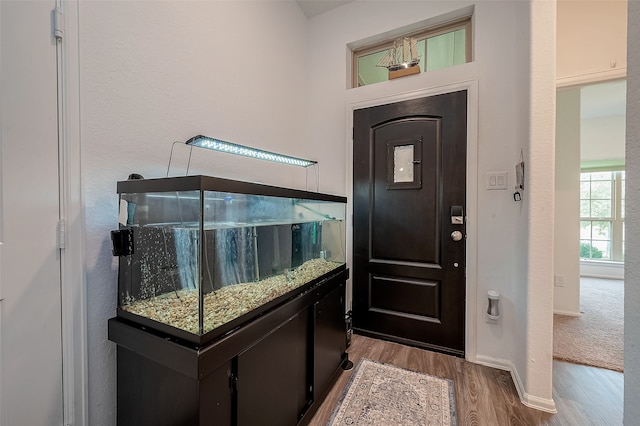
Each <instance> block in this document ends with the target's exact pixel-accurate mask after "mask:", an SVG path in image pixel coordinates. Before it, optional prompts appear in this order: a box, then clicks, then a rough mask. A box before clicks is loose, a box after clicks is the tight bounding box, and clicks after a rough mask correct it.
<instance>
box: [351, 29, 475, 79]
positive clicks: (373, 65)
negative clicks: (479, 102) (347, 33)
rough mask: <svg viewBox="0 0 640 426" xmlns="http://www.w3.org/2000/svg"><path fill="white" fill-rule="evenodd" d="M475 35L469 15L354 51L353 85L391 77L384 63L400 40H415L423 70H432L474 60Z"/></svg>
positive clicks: (416, 54) (415, 52)
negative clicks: (472, 58)
mask: <svg viewBox="0 0 640 426" xmlns="http://www.w3.org/2000/svg"><path fill="white" fill-rule="evenodd" d="M471 35H472V31H471V17H470V16H469V17H465V18H463V19H459V20H456V21H454V22H450V23H448V24H446V25H441V26H438V27H435V28H433V27H432V28H423V29H421V30H419V31H413V32H411V33H407V34H401V35H399V36H396V37H394V38H393V39H390V40H385V41H382V42H379V43H376V44H374V45H370V46H367V47H363V48H359V49H356V50H353V51H352V53H353V54H352V58H353V63H352V70H353V75H352V87H361V86H366V85H369V84H374V83H380V82H382V81H387V80H389V70H388V69H387V68H385V66H383V65H382V63H383V62H384V57H385V56H388V54H389V52H390V49H392V48H393V47H394V42H395V43H397V40H398V39H403V38H404V39H407V40H410V41H411V49H413V50H414V52H412V54H413V55H415V56H417V57H418V58H419V59H420V62H419V63H418V66H419V67H420V71H421V72H428V71H434V70H438V69H442V68H449V67H453V66H456V65H460V64H464V63H467V62H471V51H472V37H471Z"/></svg>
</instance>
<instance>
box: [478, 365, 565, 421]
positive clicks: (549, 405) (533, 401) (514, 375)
mask: <svg viewBox="0 0 640 426" xmlns="http://www.w3.org/2000/svg"><path fill="white" fill-rule="evenodd" d="M476 362H477V363H478V364H481V365H486V366H487V367H492V368H497V369H499V370H504V371H508V372H510V373H511V379H512V380H513V384H514V386H515V387H516V391H517V392H518V397H519V398H520V402H522V403H523V404H524V405H526V406H527V407H530V408H534V409H536V410H540V411H544V412H547V413H552V414H555V413H557V412H558V409H557V408H556V403H555V402H554V400H553V399H546V398H539V397H537V396H533V395H529V394H528V393H526V392H525V391H524V385H523V384H522V380H520V375H519V374H518V370H517V369H516V367H515V365H514V364H513V362H511V361H509V360H506V359H499V358H492V357H488V356H483V355H478V356H476Z"/></svg>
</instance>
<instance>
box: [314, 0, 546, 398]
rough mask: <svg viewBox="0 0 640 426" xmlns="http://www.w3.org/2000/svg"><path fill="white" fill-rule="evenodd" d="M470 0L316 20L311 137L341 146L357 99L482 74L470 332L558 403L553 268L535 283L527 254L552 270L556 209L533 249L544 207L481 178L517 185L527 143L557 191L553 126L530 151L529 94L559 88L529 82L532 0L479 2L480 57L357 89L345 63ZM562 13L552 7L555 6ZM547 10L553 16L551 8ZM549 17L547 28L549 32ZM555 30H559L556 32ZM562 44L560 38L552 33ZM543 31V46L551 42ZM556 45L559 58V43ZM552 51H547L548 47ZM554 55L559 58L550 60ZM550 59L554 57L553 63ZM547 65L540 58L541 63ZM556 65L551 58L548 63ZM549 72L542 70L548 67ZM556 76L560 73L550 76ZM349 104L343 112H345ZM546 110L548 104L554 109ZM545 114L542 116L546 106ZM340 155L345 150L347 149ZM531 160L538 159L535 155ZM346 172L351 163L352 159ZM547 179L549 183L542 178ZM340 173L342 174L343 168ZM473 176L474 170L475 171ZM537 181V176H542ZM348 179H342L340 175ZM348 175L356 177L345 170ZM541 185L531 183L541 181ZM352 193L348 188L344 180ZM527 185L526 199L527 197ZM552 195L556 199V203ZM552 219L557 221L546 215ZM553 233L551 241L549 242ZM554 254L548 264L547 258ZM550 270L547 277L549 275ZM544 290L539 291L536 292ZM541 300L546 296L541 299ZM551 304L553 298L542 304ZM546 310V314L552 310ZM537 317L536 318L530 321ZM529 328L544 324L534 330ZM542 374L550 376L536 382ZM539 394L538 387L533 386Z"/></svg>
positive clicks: (377, 7)
mask: <svg viewBox="0 0 640 426" xmlns="http://www.w3.org/2000/svg"><path fill="white" fill-rule="evenodd" d="M470 5H471V3H468V2H456V1H446V2H445V1H442V2H439V1H429V2H404V1H393V2H391V1H377V2H353V3H350V4H347V5H345V6H343V7H341V8H339V9H336V10H333V11H331V12H328V13H326V14H323V15H320V16H318V17H316V18H314V19H312V20H311V21H310V37H309V51H310V52H312V55H311V56H310V58H309V60H310V80H309V82H310V107H309V111H310V114H309V116H310V129H311V131H312V132H311V134H309V138H308V139H309V141H311V142H312V143H314V144H320V143H330V144H331V146H333V147H335V149H336V152H342V153H344V152H345V151H346V150H348V148H349V146H350V145H349V144H350V142H349V141H350V129H348V128H347V123H348V114H349V111H350V108H352V107H353V106H354V105H362V104H366V103H370V104H373V103H384V102H385V97H389V96H396V95H399V94H407V95H410V93H411V92H417V91H421V90H424V89H430V88H438V87H442V86H445V85H447V84H454V83H460V82H464V81H469V80H476V81H477V84H478V93H479V95H478V96H479V103H478V110H477V111H478V117H477V119H478V121H477V122H478V128H477V135H478V140H477V144H478V152H477V158H475V159H473V161H476V164H477V179H475V182H477V183H476V187H473V188H469V190H470V191H471V192H474V193H476V194H477V206H471V207H469V208H476V210H477V223H476V224H474V225H475V226H476V229H477V235H475V236H473V237H475V238H476V240H477V250H476V251H475V255H476V256H477V271H476V276H475V277H471V278H468V281H469V282H471V283H472V285H475V286H476V290H477V298H476V299H475V300H468V301H467V303H468V304H472V305H474V306H473V308H474V309H469V308H468V309H467V311H468V312H469V311H474V312H475V315H476V318H475V322H476V324H477V325H476V329H475V330H474V329H471V330H467V332H468V333H470V335H471V336H472V338H473V339H475V340H476V344H477V359H478V360H479V361H481V362H484V363H489V364H493V365H497V366H501V367H503V368H505V367H506V368H511V367H512V366H513V363H516V362H517V368H518V370H519V371H521V373H520V374H522V375H523V377H522V378H521V379H522V381H523V383H521V384H523V389H526V390H529V385H533V388H531V392H532V393H531V395H532V396H537V397H539V398H540V400H541V401H538V402H542V405H544V404H548V406H552V405H553V404H552V402H551V401H550V400H551V386H550V383H551V353H550V350H551V339H550V337H551V334H550V330H551V317H552V315H551V306H552V303H551V302H552V300H551V298H552V297H551V296H552V293H551V291H552V288H551V281H550V278H551V272H550V273H549V274H547V273H546V272H542V273H541V274H540V276H536V277H535V284H536V286H535V289H531V288H530V287H529V286H530V283H529V280H531V279H532V276H533V275H536V274H535V273H533V272H532V271H530V268H531V266H530V264H529V262H528V260H527V259H529V257H530V256H533V257H534V258H536V259H537V260H540V261H538V262H537V267H543V268H544V271H548V270H550V268H549V264H552V263H553V259H548V257H547V256H546V253H552V252H553V247H552V241H553V239H552V238H551V239H548V236H549V232H551V235H552V231H547V230H545V229H544V227H545V226H546V227H548V226H549V225H551V227H550V228H549V229H551V230H552V229H553V226H552V225H553V223H552V220H553V217H552V214H551V216H549V211H548V210H546V211H543V213H542V214H543V215H544V216H545V219H544V221H542V222H538V225H539V226H538V225H536V226H534V228H533V229H534V230H536V231H539V230H542V232H540V233H539V234H540V243H539V244H540V245H539V246H538V247H537V248H536V249H535V252H534V253H530V252H529V250H530V247H529V232H530V229H529V228H528V223H529V221H530V218H531V216H533V217H537V216H538V214H539V212H538V211H535V212H533V213H531V214H530V213H529V209H538V207H540V206H538V205H529V204H527V203H516V202H514V201H513V198H512V191H511V190H508V191H487V190H486V189H485V187H484V182H485V178H484V176H486V173H487V172H490V171H500V170H505V171H507V172H508V173H509V184H508V186H509V188H513V186H514V185H515V182H514V165H515V163H516V162H517V161H518V159H519V157H520V151H521V149H523V150H524V152H525V161H534V162H533V165H532V167H534V168H535V167H539V168H540V170H542V173H541V174H540V175H534V182H538V183H537V185H538V188H539V189H540V191H541V192H540V193H538V194H539V195H541V194H542V192H544V191H546V193H548V194H552V193H553V186H551V187H548V184H549V182H551V183H552V177H553V168H552V167H551V169H550V170H549V167H550V164H551V163H552V161H551V162H549V159H551V160H552V159H553V155H552V154H551V156H550V157H549V153H548V152H547V151H548V147H549V146H551V147H552V146H553V134H551V135H550V138H551V139H550V140H549V135H548V134H544V132H539V135H540V136H542V137H543V138H544V139H543V140H540V141H536V142H540V143H541V144H542V145H543V151H544V152H543V153H542V155H541V156H539V157H537V158H536V159H535V160H531V159H530V158H527V157H528V154H529V153H530V152H532V153H534V154H535V155H536V156H538V155H539V154H540V153H539V152H538V151H537V150H536V149H534V150H533V151H530V149H529V148H530V147H529V141H530V138H531V134H530V130H531V128H530V126H529V121H530V119H531V118H533V119H534V120H535V119H537V118H538V117H530V113H531V111H530V108H529V104H530V101H531V92H532V91H536V92H538V96H539V97H538V100H539V105H540V107H539V108H540V111H542V110H543V109H545V108H546V109H547V110H548V111H551V112H552V111H553V97H554V94H553V84H552V83H553V78H552V79H551V81H550V82H547V81H546V79H548V76H546V75H543V78H544V80H543V84H544V83H547V84H548V86H549V87H550V88H551V90H552V96H551V98H549V96H548V93H547V91H548V90H546V89H544V90H543V91H542V92H540V91H539V89H537V88H535V87H530V86H529V83H530V82H529V76H530V73H529V67H530V57H529V53H530V44H529V32H528V30H527V29H528V28H530V24H529V22H530V19H531V11H530V10H529V4H528V3H527V2H511V1H496V2H478V3H477V4H476V5H475V16H474V36H475V51H474V62H472V63H469V64H465V65H461V66H458V67H455V68H450V69H445V70H439V71H434V72H431V73H423V74H420V75H415V76H411V77H407V78H403V79H398V80H393V81H388V82H383V83H380V84H376V85H371V86H365V87H361V88H357V89H347V88H348V82H349V81H350V78H349V77H350V76H349V74H348V73H347V72H346V71H345V70H346V69H347V68H348V67H347V64H348V61H349V54H348V48H347V45H348V44H349V43H357V42H359V41H361V40H367V39H368V40H371V39H372V38H374V37H375V36H376V35H379V34H383V33H385V32H390V31H393V30H395V29H396V28H400V27H404V26H409V25H412V24H414V23H416V22H419V21H423V20H427V19H429V18H433V17H437V16H439V15H442V14H446V13H450V12H452V11H455V10H458V9H461V8H464V7H468V6H470ZM545 13H546V14H547V15H548V14H549V13H552V18H553V19H554V20H555V5H554V10H553V11H552V12H549V11H547V12H545ZM544 17H545V18H549V16H544ZM546 22H547V24H545V25H543V26H542V28H543V29H544V30H545V31H548V29H547V28H546V27H548V20H547V21H546ZM551 36H554V32H551ZM552 41H553V44H555V40H552ZM547 42H548V40H547V38H546V37H543V42H542V44H541V45H544V49H547V48H548V47H549V46H547V45H546V44H548V43H547ZM551 49H552V51H551V52H550V53H551V54H552V55H554V57H555V52H554V51H553V47H551ZM542 54H543V56H544V55H546V56H548V54H549V52H548V51H547V52H542ZM550 61H551V62H552V63H553V58H551V60H550ZM552 65H553V64H552ZM549 66H550V64H549V63H548V62H547V63H544V64H541V69H545V68H544V67H547V68H548V67H549ZM551 69H552V70H553V69H554V66H552V67H551ZM542 74H544V72H542ZM552 77H553V76H552ZM345 108H346V110H345ZM548 111H547V112H548ZM543 115H545V114H543ZM543 118H544V126H546V127H547V128H548V127H549V126H551V128H553V117H551V121H549V120H548V117H543ZM341 155H342V154H341ZM529 164H531V162H530V163H529ZM347 170H348V171H347V173H350V165H349V164H347ZM544 176H548V177H550V179H551V181H549V180H547V179H546V178H544ZM339 178H340V179H343V178H344V176H340V177H339ZM472 179H473V177H472ZM538 179H540V181H538ZM343 180H344V179H343ZM346 182H350V178H349V177H348V176H347V179H346ZM535 184H536V183H532V185H535ZM346 191H347V193H348V192H349V191H350V188H349V187H347V188H346ZM528 194H529V193H528V190H526V191H525V194H524V195H525V197H528V196H529V195H528ZM541 198H542V199H541V202H542V203H544V205H546V206H549V207H550V206H552V205H553V199H551V200H548V198H549V197H546V196H544V195H542V196H541ZM549 201H550V202H549ZM549 218H550V222H551V223H549ZM544 238H547V241H546V242H545V241H543V239H544ZM546 262H548V263H546ZM547 275H548V276H547ZM490 289H493V290H497V291H499V292H500V293H501V294H502V298H501V308H502V312H501V313H502V318H501V320H500V321H499V322H498V323H497V324H489V323H487V322H486V321H485V317H484V313H483V310H484V308H485V304H486V294H487V291H488V290H490ZM532 292H533V293H535V292H537V294H533V295H532V294H531V293H532ZM539 298H541V299H542V300H541V301H540V300H538V299H539ZM531 300H533V301H534V302H535V303H538V302H540V304H539V305H537V306H538V308H540V309H541V310H540V311H539V312H541V314H540V315H538V311H537V310H536V309H531V308H530V307H529V302H530V301H531ZM545 303H546V306H544V305H545ZM547 311H548V315H547ZM529 318H533V319H534V320H529ZM528 328H531V330H534V329H535V330H542V332H539V331H538V332H534V333H533V335H531V334H530V333H529V330H528ZM534 348H538V350H539V351H540V353H542V354H547V355H548V362H547V360H545V359H542V358H540V357H538V356H537V355H536V356H535V358H536V360H535V361H536V362H538V363H539V364H537V365H531V364H530V361H531V357H530V354H529V352H530V351H532V350H535V349H534ZM536 381H538V382H540V381H541V382H545V383H543V384H540V383H536ZM536 392H538V393H536Z"/></svg>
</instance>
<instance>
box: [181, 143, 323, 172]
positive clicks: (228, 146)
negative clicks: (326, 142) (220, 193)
mask: <svg viewBox="0 0 640 426" xmlns="http://www.w3.org/2000/svg"><path fill="white" fill-rule="evenodd" d="M186 144H187V145H190V146H197V147H199V148H207V149H212V150H214V151H220V152H226V153H228V154H235V155H241V156H243V157H250V158H257V159H260V160H268V161H275V162H276V163H284V164H289V165H292V166H299V167H309V166H313V165H314V164H317V163H318V162H317V161H313V160H305V159H302V158H297V157H291V156H288V155H283V154H277V153H275V152H269V151H263V150H261V149H256V148H251V147H248V146H244V145H238V144H235V143H231V142H226V141H223V140H220V139H214V138H210V137H208V136H202V135H198V136H194V137H192V138H191V139H189V140H188V141H187V142H186Z"/></svg>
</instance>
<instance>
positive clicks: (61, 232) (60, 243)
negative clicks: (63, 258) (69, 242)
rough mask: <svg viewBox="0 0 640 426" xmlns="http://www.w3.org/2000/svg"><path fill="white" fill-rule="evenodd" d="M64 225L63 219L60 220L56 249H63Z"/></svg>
mask: <svg viewBox="0 0 640 426" xmlns="http://www.w3.org/2000/svg"><path fill="white" fill-rule="evenodd" d="M65 231H66V224H65V221H64V219H60V220H59V221H58V248H59V249H61V250H62V249H64V238H65Z"/></svg>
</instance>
